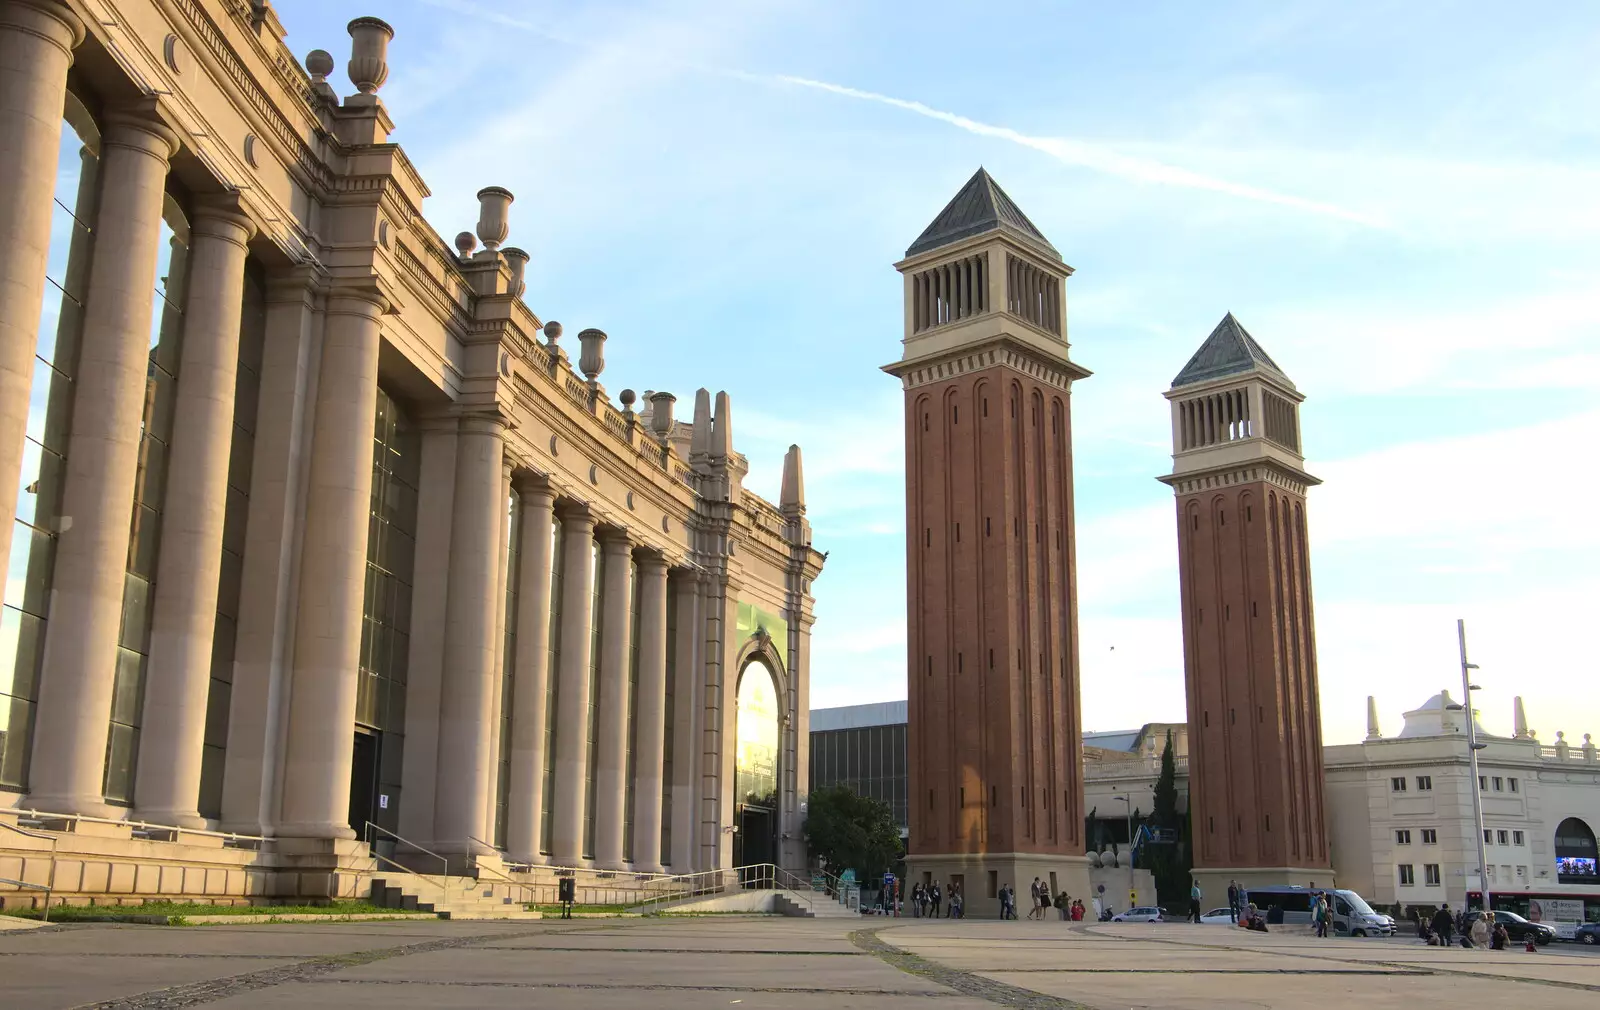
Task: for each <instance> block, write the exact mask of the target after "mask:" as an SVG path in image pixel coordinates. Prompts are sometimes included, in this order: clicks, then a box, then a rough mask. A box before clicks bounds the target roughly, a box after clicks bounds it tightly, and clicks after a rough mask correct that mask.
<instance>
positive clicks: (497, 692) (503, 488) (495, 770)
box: [478, 456, 514, 843]
mask: <svg viewBox="0 0 1600 1010" xmlns="http://www.w3.org/2000/svg"><path fill="white" fill-rule="evenodd" d="M513 469H514V467H513V465H512V462H511V457H510V456H506V457H504V458H503V459H501V461H500V526H499V529H500V534H499V539H498V541H497V543H498V544H499V546H498V547H497V549H496V550H497V552H498V558H497V564H496V566H495V596H494V599H495V604H494V608H493V612H494V671H493V674H492V675H491V678H490V681H489V770H488V773H487V774H486V775H484V777H483V793H484V804H483V830H482V831H480V832H478V837H479V838H482V839H484V840H485V841H488V842H490V843H493V842H494V840H495V837H496V835H497V834H498V832H497V831H496V828H497V827H498V825H497V824H496V823H495V816H496V809H495V808H496V804H497V802H498V800H499V798H500V792H499V789H500V757H501V755H500V745H501V743H502V741H501V739H500V727H501V725H502V724H503V719H504V716H505V703H506V698H505V693H506V680H505V676H506V586H507V584H508V580H509V579H510V577H511V569H510V565H511V553H510V552H511V471H512V470H513Z"/></svg>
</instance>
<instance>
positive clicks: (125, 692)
mask: <svg viewBox="0 0 1600 1010" xmlns="http://www.w3.org/2000/svg"><path fill="white" fill-rule="evenodd" d="M144 663H145V658H144V657H143V656H141V655H139V653H137V652H134V651H132V650H131V649H118V650H117V672H116V679H115V680H114V681H113V688H112V692H111V721H112V722H119V723H123V724H126V725H128V726H137V725H139V695H140V689H141V688H142V687H143V682H144Z"/></svg>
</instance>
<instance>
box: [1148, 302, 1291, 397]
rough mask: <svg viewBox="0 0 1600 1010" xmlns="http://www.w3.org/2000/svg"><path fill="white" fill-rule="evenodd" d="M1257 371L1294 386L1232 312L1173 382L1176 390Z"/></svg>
mask: <svg viewBox="0 0 1600 1010" xmlns="http://www.w3.org/2000/svg"><path fill="white" fill-rule="evenodd" d="M1253 368H1260V369H1261V370H1263V371H1266V372H1271V373H1272V374H1273V375H1276V376H1278V377H1279V378H1280V379H1282V380H1283V381H1284V382H1288V383H1289V385H1290V387H1291V388H1292V387H1293V386H1294V383H1293V382H1290V381H1289V377H1288V376H1287V375H1285V374H1283V369H1281V368H1279V367H1278V364H1277V362H1275V361H1273V360H1272V359H1271V358H1270V357H1268V356H1267V352H1266V351H1263V350H1262V349H1261V345H1260V344H1258V343H1256V341H1255V338H1254V337H1252V336H1251V335H1250V334H1249V333H1247V332H1246V331H1245V328H1244V327H1243V326H1241V325H1239V320H1237V319H1235V318H1233V313H1232V312H1230V313H1228V314H1227V315H1225V316H1223V317H1222V322H1220V323H1218V324H1217V328H1216V329H1214V330H1212V331H1211V336H1209V337H1207V338H1206V342H1205V343H1203V344H1201V345H1200V349H1199V350H1198V351H1195V352H1194V357H1192V358H1190V359H1189V363H1188V364H1187V365H1184V366H1183V371H1181V372H1179V373H1178V377H1177V378H1176V379H1173V380H1172V388H1173V389H1177V388H1178V387H1179V386H1192V385H1194V384H1195V383H1197V382H1210V381H1211V380H1212V379H1220V378H1222V377H1224V376H1227V375H1239V374H1241V373H1244V372H1248V371H1250V370H1251V369H1253Z"/></svg>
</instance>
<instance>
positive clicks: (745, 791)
mask: <svg viewBox="0 0 1600 1010" xmlns="http://www.w3.org/2000/svg"><path fill="white" fill-rule="evenodd" d="M736 712H737V714H736V717H735V723H734V759H733V760H734V771H733V795H734V810H735V821H734V827H735V831H736V833H735V835H734V854H733V858H734V865H735V866H749V865H752V864H756V863H772V862H776V861H777V854H778V853H777V829H778V739H779V737H778V688H777V683H776V681H775V679H774V678H773V675H772V668H771V667H770V666H768V665H767V662H766V660H764V659H761V658H759V657H758V658H756V659H752V660H751V661H750V662H749V663H746V664H745V667H744V672H743V673H742V674H741V675H740V677H739V694H738V707H737V710H736Z"/></svg>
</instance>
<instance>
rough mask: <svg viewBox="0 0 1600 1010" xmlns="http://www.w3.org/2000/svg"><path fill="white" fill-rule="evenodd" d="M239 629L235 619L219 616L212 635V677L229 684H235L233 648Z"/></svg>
mask: <svg viewBox="0 0 1600 1010" xmlns="http://www.w3.org/2000/svg"><path fill="white" fill-rule="evenodd" d="M236 634H237V629H236V627H235V625H234V623H233V619H232V618H230V617H228V616H226V615H224V614H218V615H217V623H216V625H215V626H214V627H213V629H212V634H211V677H212V679H213V680H220V681H224V682H227V683H232V682H233V648H234V645H233V643H234V636H235V635H236Z"/></svg>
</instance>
